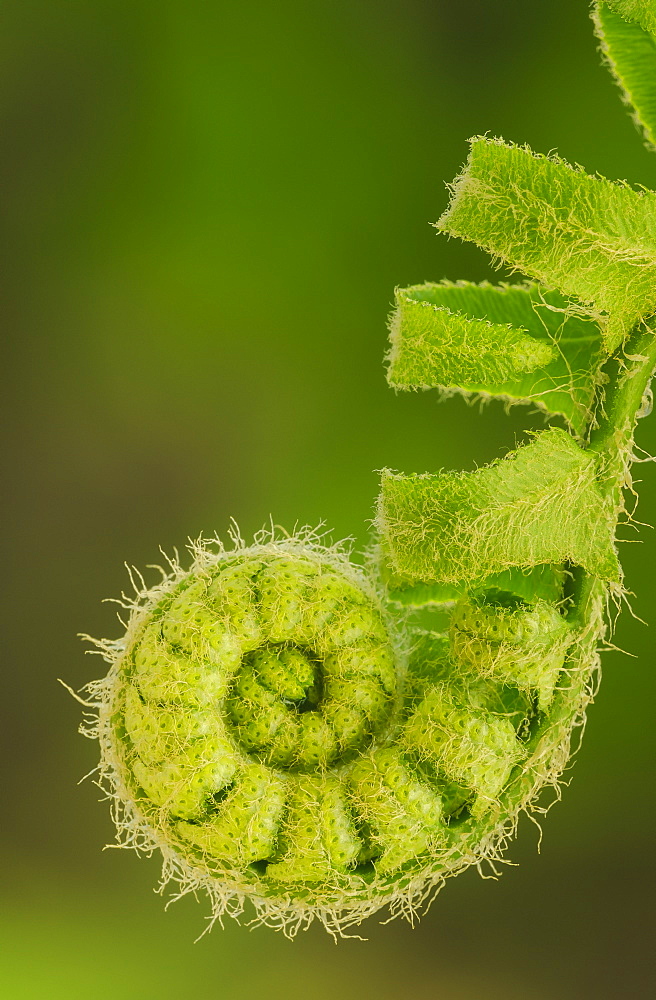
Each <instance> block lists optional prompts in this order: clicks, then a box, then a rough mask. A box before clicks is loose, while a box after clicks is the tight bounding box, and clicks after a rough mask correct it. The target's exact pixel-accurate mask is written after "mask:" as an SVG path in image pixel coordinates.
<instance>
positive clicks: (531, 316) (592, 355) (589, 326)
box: [388, 281, 602, 434]
mask: <svg viewBox="0 0 656 1000" xmlns="http://www.w3.org/2000/svg"><path fill="white" fill-rule="evenodd" d="M396 303H397V306H396V310H395V312H394V314H393V317H392V323H391V350H390V354H389V358H388V360H389V370H388V381H389V382H390V384H391V385H393V386H395V387H396V388H399V389H411V388H429V387H434V386H442V387H444V388H448V389H457V390H460V391H463V392H474V393H481V394H489V395H493V396H501V397H503V398H504V399H507V400H509V401H512V402H523V403H528V402H532V403H534V404H535V405H537V406H538V407H540V408H541V409H544V410H546V411H547V412H549V413H558V414H561V415H562V416H564V417H565V418H566V420H567V421H568V422H569V424H570V425H571V427H572V428H573V429H574V430H575V431H576V432H577V433H578V434H582V433H583V431H584V429H585V426H586V423H587V420H588V419H589V413H590V406H591V403H592V401H593V398H594V392H595V382H596V378H597V369H598V367H599V364H600V362H601V360H602V352H601V335H600V331H599V327H598V326H597V324H596V323H594V322H593V321H591V320H590V319H588V318H585V317H581V316H577V315H572V314H571V307H570V305H569V303H568V301H567V299H565V298H564V297H563V296H562V295H560V293H559V292H556V291H547V290H546V289H544V288H542V287H541V286H539V285H537V284H526V285H506V284H502V285H498V286H495V285H491V284H489V283H487V282H484V283H483V284H481V285H475V284H472V283H470V282H464V281H460V282H457V283H455V284H454V283H452V282H447V281H444V282H439V283H427V284H424V285H414V286H412V287H411V288H402V289H397V292H396Z"/></svg>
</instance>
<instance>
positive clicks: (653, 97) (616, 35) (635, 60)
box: [592, 3, 656, 149]
mask: <svg viewBox="0 0 656 1000" xmlns="http://www.w3.org/2000/svg"><path fill="white" fill-rule="evenodd" d="M629 6H632V5H630V4H626V3H625V4H608V3H599V4H597V5H596V7H595V9H594V11H593V14H592V19H593V21H594V25H595V31H596V32H597V35H598V37H599V40H600V42H601V50H602V52H603V54H604V56H605V59H606V63H607V65H608V68H609V69H610V71H611V73H612V74H613V76H614V77H615V80H616V82H617V84H618V86H619V87H620V90H621V92H622V99H623V100H624V103H625V104H628V105H629V106H631V107H632V108H633V109H634V114H633V119H634V121H635V123H636V125H637V126H638V128H639V129H641V130H642V131H643V132H644V135H645V138H646V140H647V142H648V143H649V145H650V146H651V148H652V149H653V148H655V147H656V35H654V34H653V32H655V31H656V15H654V13H653V12H652V13H651V17H650V18H649V17H644V18H643V21H644V23H645V24H646V23H647V22H649V23H651V21H653V22H654V24H653V26H652V28H651V29H647V30H646V29H645V27H644V26H643V27H641V25H640V23H637V21H627V20H625V19H624V17H622V16H621V14H620V13H618V12H617V11H616V10H613V9H612V8H613V7H617V10H618V11H621V10H622V8H623V7H629Z"/></svg>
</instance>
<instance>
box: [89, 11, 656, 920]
mask: <svg viewBox="0 0 656 1000" xmlns="http://www.w3.org/2000/svg"><path fill="white" fill-rule="evenodd" d="M594 21H595V26H596V30H597V32H598V33H599V35H600V38H601V39H602V45H603V48H604V52H605V54H606V57H607V60H608V61H609V63H610V64H611V68H612V69H613V72H614V73H615V74H616V76H617V78H618V80H619V81H620V83H621V85H622V87H623V91H624V94H625V99H626V100H628V101H631V102H632V103H633V105H634V107H635V113H636V117H637V120H638V121H639V122H640V124H641V126H642V127H643V128H644V130H645V133H646V135H647V137H648V138H649V140H650V141H653V138H654V128H655V126H656V89H655V88H656V61H655V60H656V55H655V53H656V49H655V48H654V45H655V41H654V39H655V37H656V36H655V35H654V32H655V31H656V0H650V2H647V0H624V2H621V0H612V2H611V0H609V2H608V3H599V4H596V5H595V10H594ZM437 227H438V229H439V230H440V231H441V232H443V233H445V234H447V235H451V236H458V237H460V238H461V239H466V240H469V241H472V242H474V243H475V244H477V245H479V246H480V247H483V248H484V249H485V250H487V251H488V252H489V253H490V254H492V255H493V257H494V258H495V259H496V260H497V261H503V262H505V263H506V264H508V265H509V266H510V267H511V268H513V269H515V270H518V271H520V272H522V273H523V274H524V275H525V276H526V278H527V279H529V280H526V281H525V282H523V283H518V284H512V285H511V284H501V285H499V286H493V285H491V284H488V283H483V284H481V285H474V284H471V283H469V282H464V281H459V282H455V283H454V282H450V281H441V282H437V283H428V284H423V285H414V286H412V287H410V288H405V289H397V292H396V308H395V311H394V314H393V317H392V322H391V348H390V351H389V354H388V359H387V360H388V379H389V382H390V385H392V386H394V387H396V388H398V389H429V388H434V387H438V388H440V389H442V390H443V391H446V392H453V391H456V392H461V393H465V394H479V395H483V396H496V397H500V398H502V399H504V400H505V401H507V402H509V403H530V404H532V405H534V406H538V407H539V408H541V409H542V410H543V411H544V412H545V415H546V417H547V418H548V419H551V418H556V419H557V420H560V422H561V423H562V424H564V427H563V426H560V427H559V426H551V427H549V428H547V429H545V430H544V431H542V432H540V433H537V434H534V435H533V437H532V439H531V440H529V442H528V443H527V444H524V445H522V446H520V447H518V448H516V449H515V450H514V451H512V452H511V453H510V454H508V455H506V456H505V457H501V458H499V459H498V460H497V461H495V462H493V463H492V464H491V465H489V466H486V467H484V468H480V469H477V470H476V471H474V472H444V471H439V472H432V473H426V474H424V475H412V476H408V475H402V474H399V473H393V472H390V471H385V472H384V473H383V476H382V485H381V493H380V497H379V504H378V516H377V522H376V523H377V532H378V538H377V544H376V547H375V549H374V550H372V552H370V553H369V559H368V562H367V564H366V567H365V569H362V568H359V567H357V566H356V565H355V564H354V563H353V561H352V560H351V559H350V558H349V556H348V553H346V552H345V551H344V550H342V549H341V548H339V547H326V546H324V545H323V544H322V543H321V540H320V539H318V538H316V537H315V536H314V535H313V534H312V533H311V532H301V533H298V534H297V535H296V536H292V537H287V536H283V537H280V536H276V535H275V533H273V534H268V535H265V534H262V535H260V536H258V537H257V538H256V539H255V542H254V544H253V545H251V546H246V545H244V543H243V542H242V541H241V539H239V538H238V537H235V538H234V546H233V547H232V548H230V549H225V548H224V547H223V546H222V545H221V544H220V543H219V542H217V541H216V540H213V541H211V542H203V541H201V542H199V543H197V544H196V545H194V546H193V547H192V555H193V561H192V565H191V567H190V568H189V569H186V570H185V569H183V568H182V567H181V566H180V565H179V564H178V563H177V561H173V562H171V564H170V567H169V568H168V569H167V570H166V571H164V572H163V579H162V582H161V583H160V584H158V585H157V586H155V587H151V588H148V587H146V586H145V584H143V581H142V580H141V578H140V577H137V584H136V591H137V593H136V597H135V599H134V600H133V601H131V602H128V607H129V608H130V619H129V622H128V627H127V631H126V633H125V635H123V636H122V637H121V638H119V639H117V640H102V641H100V642H99V643H98V645H99V647H100V649H101V651H102V652H103V654H104V655H105V657H106V658H107V660H108V661H109V662H110V669H109V673H108V674H107V676H106V677H105V678H103V679H102V680H99V681H96V682H92V684H90V685H89V686H88V690H89V695H88V699H87V700H86V702H85V704H87V705H88V706H90V707H91V708H92V709H93V711H94V713H95V719H94V722H93V724H92V726H91V728H90V730H89V731H88V735H92V736H96V737H98V738H99V740H100V744H101V763H100V773H101V782H102V784H103V785H104V787H106V789H107V790H108V793H109V795H110V796H111V798H112V799H113V802H114V806H115V808H114V815H115V818H116V822H117V828H118V837H119V841H120V842H121V843H122V844H124V845H127V846H133V847H136V848H137V849H140V850H145V851H147V852H152V851H154V850H158V851H160V852H161V853H162V855H163V858H164V877H165V881H166V880H170V879H172V880H174V881H176V882H177V883H178V884H179V886H180V889H181V892H187V891H195V890H197V889H205V890H206V891H207V893H208V894H209V898H210V900H211V904H212V918H213V919H215V918H216V917H221V916H222V915H223V914H228V915H232V916H238V915H239V914H240V913H241V912H242V910H243V908H244V905H245V902H246V901H247V900H248V901H250V903H251V904H252V907H253V908H254V912H255V915H256V919H258V920H260V921H263V922H266V923H269V924H270V925H272V926H275V927H278V928H282V929H283V930H285V931H286V933H288V934H294V933H295V932H296V931H297V930H298V929H299V928H302V927H306V926H308V925H309V924H310V923H311V922H312V921H313V920H314V919H318V920H320V921H321V922H322V923H323V924H324V926H325V927H326V928H327V929H328V930H329V931H331V932H332V933H339V932H343V930H344V929H345V928H346V927H348V926H350V925H352V924H357V923H359V922H360V921H361V920H362V919H363V918H365V917H366V916H368V915H369V914H371V913H374V912H376V911H377V910H379V909H380V908H381V907H383V906H389V907H390V908H391V912H392V914H393V915H394V914H398V913H401V914H405V915H408V914H410V915H411V914H413V913H414V912H415V911H416V909H417V907H418V906H419V905H420V904H421V903H422V902H424V901H425V900H426V899H427V898H428V897H430V896H431V894H433V893H434V892H436V891H437V890H438V889H439V888H440V886H441V885H442V884H443V883H444V880H445V879H446V878H447V877H448V876H450V875H453V874H456V873H458V872H460V871H462V870H463V869H465V868H467V867H469V866H470V865H473V864H474V865H480V864H481V862H483V861H484V860H491V859H494V858H496V857H499V856H500V854H501V852H502V850H503V848H504V846H505V842H506V840H507V838H508V837H509V836H510V835H511V834H512V833H513V832H514V830H515V827H516V824H517V821H518V818H519V816H520V814H521V813H522V811H535V810H539V811H544V804H543V801H542V800H541V799H539V798H538V797H539V795H540V793H541V792H542V791H543V790H545V789H548V788H549V787H554V786H556V785H557V784H558V781H559V778H560V775H561V773H562V770H563V768H564V766H565V764H566V763H567V760H568V758H569V756H570V753H571V743H572V734H573V732H574V731H575V730H576V728H577V726H580V725H581V724H582V722H583V721H584V715H585V709H586V706H587V704H588V703H589V701H590V699H591V697H592V694H593V691H594V687H595V682H596V674H597V670H598V665H599V657H598V647H599V644H600V641H601V640H602V638H603V636H604V634H605V629H606V609H607V606H608V603H609V600H610V599H616V600H617V599H618V598H619V597H620V596H621V593H622V572H621V568H620V564H619V560H618V556H617V549H616V544H615V533H616V526H617V523H618V521H619V520H620V518H621V516H622V514H623V512H624V503H623V491H624V490H625V489H626V488H627V487H630V485H631V478H630V466H631V460H632V449H633V432H634V428H635V423H636V420H637V418H638V416H639V415H640V414H641V412H643V410H644V404H645V401H646V400H648V399H649V382H650V379H651V376H652V373H653V371H654V368H655V367H656V336H655V335H654V327H653V319H652V317H653V314H654V313H655V312H656V194H654V193H653V192H650V191H635V190H633V189H632V188H630V187H629V186H628V185H627V184H622V183H615V182H611V181H608V180H605V179H603V178H600V177H591V176H589V175H587V174H586V173H585V172H584V171H583V170H582V169H580V168H578V167H571V166H569V165H568V164H567V163H565V162H564V161H562V160H560V159H557V158H556V157H554V156H549V157H546V156H540V155H536V154H534V153H533V152H531V151H530V150H529V149H526V148H521V147H517V146H512V145H508V144H506V143H504V142H502V141H501V140H498V139H493V140H491V139H488V138H484V137H483V138H482V137H478V138H475V139H474V140H472V145H471V154H470V157H469V161H468V163H467V166H466V167H465V170H464V172H463V173H462V174H461V176H460V177H459V178H458V179H457V180H456V181H455V183H454V185H453V198H452V201H451V204H450V206H449V208H448V209H447V211H446V212H445V213H444V215H443V216H442V218H441V219H440V221H439V222H438V224H437ZM424 607H429V608H437V609H439V610H441V611H442V613H443V618H444V620H445V621H447V622H448V624H447V625H446V626H445V630H444V632H438V631H432V630H429V629H422V628H419V627H418V626H417V625H416V624H415V622H416V615H415V612H416V610H417V609H421V608H424ZM413 615H415V617H413Z"/></svg>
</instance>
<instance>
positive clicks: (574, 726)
mask: <svg viewBox="0 0 656 1000" xmlns="http://www.w3.org/2000/svg"><path fill="white" fill-rule="evenodd" d="M230 542H231V545H230V546H228V547H226V545H225V544H224V543H223V542H222V541H221V539H220V538H218V537H217V536H213V537H211V538H209V539H204V538H198V539H194V540H191V541H190V542H189V546H188V551H189V554H190V560H191V562H190V566H189V567H188V568H186V569H185V568H184V567H183V564H182V561H181V559H180V557H179V555H178V554H177V553H174V554H173V555H172V556H164V561H165V565H164V566H159V567H156V568H157V570H158V574H159V577H160V579H159V580H158V581H157V582H156V583H155V584H154V585H152V586H150V587H149V586H148V585H147V584H146V583H145V581H144V578H143V576H142V575H141V573H139V572H138V571H136V570H134V569H132V568H131V569H129V570H128V572H129V577H130V581H131V587H132V593H131V594H130V595H129V596H128V595H125V594H124V595H122V597H121V599H120V602H121V606H122V607H124V608H127V609H128V610H129V620H128V622H127V627H126V631H125V634H124V635H123V636H121V637H119V638H117V639H101V640H91V641H92V642H93V643H94V645H95V647H96V648H95V651H96V652H98V653H99V654H100V655H101V656H102V657H103V658H104V659H105V660H107V662H109V664H110V669H109V672H108V674H107V676H105V677H103V678H101V679H98V680H94V681H91V682H90V683H89V684H87V685H86V686H85V688H83V689H82V691H81V692H80V694H79V695H76V697H78V700H81V701H82V702H83V704H84V706H85V710H86V713H85V719H84V722H83V724H82V726H81V732H82V733H83V734H84V735H85V736H87V737H90V738H93V739H97V740H98V741H99V743H100V764H99V766H98V769H97V772H96V774H95V776H94V781H95V783H96V784H97V785H98V787H99V788H100V789H101V790H102V792H103V795H104V796H105V797H106V798H107V799H108V800H109V802H110V808H111V813H112V818H113V821H114V824H115V826H116V844H115V845H112V846H118V847H122V848H128V849H132V850H135V851H137V852H138V853H139V854H143V855H152V854H153V853H156V852H158V853H159V854H160V855H161V857H162V877H161V882H160V887H159V891H160V892H161V893H164V892H165V891H167V889H171V888H172V892H171V894H170V897H169V901H168V902H169V903H170V902H174V901H175V900H177V899H179V898H181V897H182V896H184V895H187V894H189V893H194V894H198V893H199V892H203V893H205V894H206V896H207V898H208V901H209V906H210V913H209V916H208V918H207V926H206V928H205V931H204V933H205V932H206V931H207V930H209V929H210V928H211V927H212V926H213V925H214V924H215V923H216V922H217V921H218V922H219V923H222V921H223V920H224V919H225V918H235V919H240V918H244V919H246V921H247V922H248V923H249V924H250V925H264V926H267V927H271V928H273V929H277V930H280V931H282V932H283V934H285V935H286V936H287V937H289V938H293V937H295V936H296V934H298V932H299V931H301V930H304V929H307V928H308V927H309V926H310V925H311V924H312V923H313V922H318V923H319V924H320V925H321V926H323V927H324V928H325V930H326V931H327V932H328V933H329V934H331V935H333V936H334V937H335V938H338V937H348V936H353V933H354V932H353V929H354V928H357V927H358V926H359V925H360V924H361V923H362V922H363V921H364V920H366V919H367V918H369V917H371V916H373V915H374V914H376V913H379V912H380V911H381V910H382V909H387V910H388V917H387V919H394V918H396V917H402V918H403V919H405V920H407V921H409V922H410V923H411V924H412V923H413V922H414V921H415V920H416V919H417V917H418V916H419V915H420V914H421V913H422V912H423V911H424V910H425V908H426V907H427V906H428V905H430V903H431V901H432V900H433V899H434V897H435V896H436V895H437V894H438V893H439V891H440V889H441V888H442V886H443V885H444V884H445V881H446V879H447V878H449V877H452V876H453V875H456V874H458V873H460V872H462V871H463V870H464V869H466V868H468V867H470V866H475V867H477V869H478V870H479V872H480V873H481V874H482V875H483V876H484V877H489V876H488V875H486V874H485V870H486V868H488V869H489V870H490V871H491V872H492V873H493V875H492V877H496V875H497V874H498V873H497V870H496V868H495V865H498V864H501V863H507V862H505V861H504V857H503V855H504V851H505V849H506V847H507V844H508V841H509V840H510V839H511V838H512V837H513V836H514V835H515V832H516V829H517V824H518V822H519V819H520V817H521V815H523V814H527V815H528V816H530V817H531V819H532V820H533V821H534V822H536V823H537V818H536V817H538V816H541V815H544V814H545V813H546V811H547V809H548V808H550V805H551V804H553V801H557V799H558V798H559V797H560V785H561V783H562V780H563V779H562V775H563V772H564V770H565V768H566V766H567V762H568V760H569V758H570V756H571V754H572V752H573V749H574V748H573V746H572V739H573V734H574V733H575V732H577V731H579V732H582V729H583V725H584V721H585V708H586V706H587V704H588V703H589V701H590V700H591V699H592V697H593V695H594V691H595V684H596V680H595V678H596V676H597V672H598V668H599V658H598V654H597V645H598V640H599V638H600V636H601V631H602V629H603V625H602V624H601V623H602V617H601V612H602V611H603V608H602V607H601V605H600V606H599V608H598V609H597V611H598V613H597V614H596V618H595V622H594V623H593V622H590V624H589V627H588V631H587V633H586V634H585V635H582V636H579V638H578V639H577V641H576V643H575V646H574V647H573V651H572V653H571V656H570V660H569V662H568V663H567V664H566V665H565V667H564V669H563V671H562V674H561V678H562V681H561V685H562V690H561V692H560V694H559V697H562V698H563V699H565V701H567V699H568V698H569V702H571V703H572V705H573V707H572V708H571V709H570V710H569V716H568V721H567V723H566V724H565V725H563V722H562V721H560V722H558V723H555V722H554V723H553V724H552V725H547V726H546V727H545V729H544V733H543V735H542V737H541V739H540V741H539V744H538V746H537V747H536V749H535V750H534V752H533V753H532V755H531V756H530V757H529V758H528V759H527V760H526V761H525V762H524V764H522V766H521V767H520V768H517V771H518V773H517V774H516V776H515V777H513V778H512V779H511V781H510V783H509V785H508V787H507V788H506V790H505V791H504V792H503V793H502V794H501V796H500V798H499V800H498V801H495V800H494V799H493V798H490V800H489V807H488V809H487V812H486V813H485V816H484V820H481V821H480V822H479V825H478V827H477V830H478V833H477V835H476V837H474V838H473V839H472V838H471V837H470V838H469V839H467V838H465V839H461V840H460V841H454V842H453V843H452V844H451V845H450V846H447V845H442V846H441V847H439V849H438V848H437V847H436V848H434V849H431V848H429V849H428V850H427V851H425V852H424V854H423V855H421V856H420V857H418V859H417V863H413V866H412V868H411V869H410V870H408V871H406V872H403V871H402V872H400V873H399V874H398V876H396V875H391V874H386V873H385V872H384V870H381V871H380V872H379V871H377V870H374V872H373V874H370V876H369V880H368V882H367V883H366V885H365V883H364V882H363V881H362V879H360V880H359V881H357V880H356V881H355V882H354V881H353V880H349V879H347V878H342V879H341V881H340V880H339V879H338V880H337V882H335V884H334V885H333V887H332V888H331V889H327V890H326V892H325V893H324V896H323V897H322V899H319V900H318V901H314V902H312V901H311V902H307V901H304V900H303V898H302V897H299V896H298V894H297V895H296V896H295V894H294V893H293V892H287V893H284V894H282V895H278V896H275V895H273V896H272V895H266V894H262V893H261V892H259V891H257V889H255V888H250V889H249V888H248V887H245V886H244V884H243V878H242V876H241V874H240V872H239V871H238V870H237V869H235V870H234V871H231V870H230V869H229V867H228V868H227V869H226V870H225V871H224V873H223V874H222V875H217V874H216V872H215V871H213V870H212V869H211V866H209V867H208V866H207V865H205V864H204V863H203V859H202V857H200V856H192V855H191V854H185V853H184V852H183V851H182V850H181V848H180V842H179V840H178V841H176V840H175V839H174V838H172V836H171V824H170V822H169V820H168V818H167V814H166V810H165V807H161V808H159V809H154V808H152V806H150V807H148V808H144V803H143V800H142V798H141V797H140V795H139V794H137V793H136V791H135V786H134V777H133V776H132V774H131V771H130V767H129V766H128V764H127V763H126V757H125V753H124V750H123V748H122V746H121V742H120V739H119V737H117V731H116V718H117V711H118V710H119V706H120V705H121V704H122V700H121V699H122V697H123V694H122V691H123V688H124V686H125V680H124V662H125V658H126V655H128V654H129V651H130V650H131V649H132V648H133V646H134V643H135V640H136V638H137V636H138V635H140V634H141V631H142V630H143V627H144V623H145V622H147V620H148V617H149V615H150V614H151V612H152V609H153V608H154V607H155V606H156V605H158V602H161V601H162V599H164V598H166V597H167V595H169V594H170V593H171V591H172V590H174V589H175V588H176V587H178V586H179V585H180V584H181V583H182V582H183V581H184V580H186V579H190V578H196V577H203V576H208V578H209V577H211V574H212V573H214V572H215V571H216V570H217V567H218V568H219V569H220V567H221V564H222V562H225V564H226V566H227V565H228V564H229V563H230V561H231V560H232V561H233V562H234V559H235V557H236V556H241V557H244V558H258V559H260V560H261V559H263V558H264V559H266V558H270V557H276V558H279V557H282V556H290V557H303V558H305V557H309V556H313V557H315V558H319V559H320V560H321V561H322V562H323V563H324V564H326V565H328V566H330V567H332V568H333V569H334V570H338V571H339V572H340V573H342V574H344V575H345V576H346V577H347V578H348V579H350V580H352V581H354V582H357V584H358V585H359V586H360V587H361V588H362V590H363V592H365V593H368V594H370V595H371V598H372V600H377V601H382V600H383V596H382V583H381V581H380V580H379V579H378V578H377V577H376V574H374V573H372V572H371V567H366V568H365V569H364V570H363V569H361V568H359V567H358V566H356V565H354V564H353V562H351V559H350V554H351V543H350V542H345V543H341V544H339V545H332V544H330V542H329V540H328V539H327V533H326V532H325V531H323V530H322V529H321V528H320V529H311V528H303V529H300V530H298V531H296V532H295V533H293V534H292V533H287V532H284V531H282V530H281V529H280V528H278V527H276V526H275V525H273V524H272V525H271V526H270V527H268V528H266V529H264V530H263V531H261V532H259V533H258V534H257V535H256V536H255V538H254V541H253V544H250V545H249V544H247V543H246V542H245V541H244V540H243V538H242V536H241V534H240V533H239V531H238V528H237V527H236V525H234V526H233V527H232V529H231V532H230ZM394 614H395V615H396V614H397V609H395V611H394ZM398 621H400V623H401V627H400V628H399V627H396V631H395V633H394V635H395V638H394V643H395V651H396V656H397V657H398V659H399V660H400V661H402V662H404V663H405V662H407V661H408V658H409V657H410V656H412V655H415V653H416V639H415V638H414V637H413V633H412V630H411V629H409V628H407V627H406V626H407V615H406V613H405V612H400V613H399V617H398ZM397 626H398V622H397ZM85 638H89V637H85ZM404 669H405V668H404ZM398 711H399V708H398V703H397V707H396V708H395V709H394V712H396V713H398ZM392 718H393V719H394V718H396V715H393V716H392ZM397 730H398V724H397ZM398 731H399V732H400V730H398ZM393 732H394V730H393V731H392V735H391V736H390V737H389V738H386V739H385V740H383V744H384V747H389V746H393V745H394V744H393V743H390V742H389V740H390V739H394V740H397V741H398V739H399V736H398V733H397V735H396V736H394V735H393ZM402 749H403V748H402ZM404 752H405V750H404ZM549 789H551V791H552V796H551V799H550V800H547V799H546V798H545V794H544V793H545V792H547V791H548V790H549ZM481 794H482V795H483V797H485V794H486V793H484V792H481ZM167 905H168V903H167ZM355 936H358V935H357V934H355Z"/></svg>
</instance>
